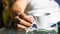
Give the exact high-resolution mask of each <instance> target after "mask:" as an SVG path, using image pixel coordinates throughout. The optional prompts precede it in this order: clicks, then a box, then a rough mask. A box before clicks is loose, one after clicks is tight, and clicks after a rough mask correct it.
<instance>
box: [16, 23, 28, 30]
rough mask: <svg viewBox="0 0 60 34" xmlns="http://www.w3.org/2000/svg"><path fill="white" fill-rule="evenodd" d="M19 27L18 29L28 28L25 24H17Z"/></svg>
mask: <svg viewBox="0 0 60 34" xmlns="http://www.w3.org/2000/svg"><path fill="white" fill-rule="evenodd" d="M17 27H18V29H26V28H27V27H25V26H23V25H21V24H17Z"/></svg>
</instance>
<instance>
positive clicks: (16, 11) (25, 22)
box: [10, 0, 33, 29]
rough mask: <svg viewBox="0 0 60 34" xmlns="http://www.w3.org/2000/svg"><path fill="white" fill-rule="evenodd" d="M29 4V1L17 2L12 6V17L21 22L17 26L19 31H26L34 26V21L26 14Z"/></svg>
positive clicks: (20, 0) (18, 0) (19, 0)
mask: <svg viewBox="0 0 60 34" xmlns="http://www.w3.org/2000/svg"><path fill="white" fill-rule="evenodd" d="M27 4H28V0H17V1H16V2H15V3H14V4H13V6H12V10H13V11H12V12H11V15H10V16H11V18H12V19H13V20H14V19H16V20H18V21H19V24H17V27H18V28H19V29H26V28H28V27H30V26H32V22H33V20H32V19H31V18H29V17H28V16H27V15H26V14H25V13H24V10H25V8H26V6H27Z"/></svg>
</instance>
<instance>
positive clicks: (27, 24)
mask: <svg viewBox="0 0 60 34" xmlns="http://www.w3.org/2000/svg"><path fill="white" fill-rule="evenodd" d="M15 18H16V19H18V20H19V21H20V24H23V25H25V26H28V27H30V26H32V24H30V23H29V22H26V21H24V20H22V19H21V18H19V16H16V17H15Z"/></svg>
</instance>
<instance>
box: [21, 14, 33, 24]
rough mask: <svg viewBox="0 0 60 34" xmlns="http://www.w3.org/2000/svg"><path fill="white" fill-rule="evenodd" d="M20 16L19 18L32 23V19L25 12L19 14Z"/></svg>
mask: <svg viewBox="0 0 60 34" xmlns="http://www.w3.org/2000/svg"><path fill="white" fill-rule="evenodd" d="M20 17H21V18H23V19H24V20H26V21H28V22H30V23H32V22H33V19H32V18H30V17H28V16H27V15H26V14H24V13H23V14H21V15H20Z"/></svg>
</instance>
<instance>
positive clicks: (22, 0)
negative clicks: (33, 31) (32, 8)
mask: <svg viewBox="0 0 60 34" xmlns="http://www.w3.org/2000/svg"><path fill="white" fill-rule="evenodd" d="M14 4H15V6H17V5H18V6H19V7H15V9H16V8H19V11H22V12H24V10H25V8H26V6H27V4H28V0H16V2H15V3H14ZM17 11H18V10H17Z"/></svg>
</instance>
